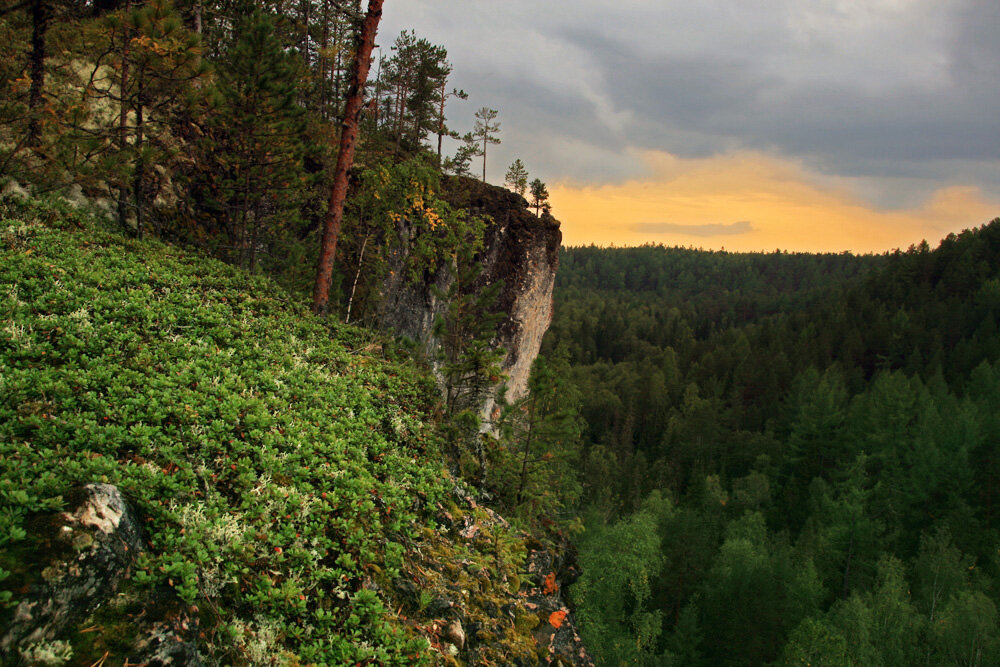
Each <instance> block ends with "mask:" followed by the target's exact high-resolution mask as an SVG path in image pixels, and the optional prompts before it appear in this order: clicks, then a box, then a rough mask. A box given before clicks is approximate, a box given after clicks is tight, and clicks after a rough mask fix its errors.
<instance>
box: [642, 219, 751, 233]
mask: <svg viewBox="0 0 1000 667" xmlns="http://www.w3.org/2000/svg"><path fill="white" fill-rule="evenodd" d="M629 231H632V232H636V233H638V234H682V235H686V236H732V235H734V234H746V233H748V232H752V231H754V229H753V225H751V224H750V222H749V221H747V220H741V221H739V222H733V223H730V224H708V225H682V224H677V223H673V222H637V223H635V224H634V225H630V226H629Z"/></svg>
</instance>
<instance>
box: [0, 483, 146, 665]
mask: <svg viewBox="0 0 1000 667" xmlns="http://www.w3.org/2000/svg"><path fill="white" fill-rule="evenodd" d="M71 500H72V501H73V502H72V503H71V504H72V506H73V507H74V509H73V510H71V511H68V512H62V513H59V514H56V515H54V516H50V517H46V518H42V519H39V520H38V521H37V522H36V529H37V531H38V533H39V534H37V535H35V536H34V537H35V539H36V540H37V541H38V542H39V544H40V548H39V549H38V556H39V558H40V559H42V560H40V561H37V560H36V562H35V563H34V570H35V571H36V576H32V577H31V578H30V579H31V580H30V581H29V582H28V591H27V593H26V594H25V595H24V596H23V597H22V598H21V602H20V604H18V606H17V608H16V609H15V610H14V615H13V619H12V620H11V622H10V624H9V627H7V628H6V630H5V631H4V633H3V636H2V637H0V655H2V656H3V657H4V658H7V659H11V658H14V657H15V656H17V657H21V656H20V655H19V653H20V651H21V650H22V649H25V648H26V647H38V646H41V645H43V644H45V643H51V642H54V641H55V640H56V639H57V638H59V637H60V635H62V634H63V633H64V632H65V631H66V630H67V629H68V628H70V627H71V626H72V625H73V624H74V623H76V622H77V621H80V620H81V619H83V618H85V617H86V616H87V615H88V614H89V613H90V612H91V611H93V610H94V609H95V608H96V607H97V606H98V605H100V604H101V603H103V602H104V601H106V600H107V599H108V598H110V597H111V595H113V594H114V592H115V591H116V590H117V589H118V586H119V585H120V583H121V582H122V580H124V579H125V578H126V577H127V576H128V575H129V573H130V570H131V567H132V565H133V564H134V562H135V558H136V557H137V556H138V553H139V550H140V548H141V530H140V528H139V523H138V522H137V521H136V518H135V514H134V512H133V511H132V510H131V509H130V508H129V505H128V503H126V502H125V499H124V498H123V497H122V495H121V492H120V491H119V490H118V489H117V488H116V487H114V486H111V485H109V484H89V485H87V486H84V487H83V488H82V489H80V491H79V494H78V497H76V498H72V499H71Z"/></svg>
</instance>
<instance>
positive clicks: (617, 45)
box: [378, 0, 1000, 252]
mask: <svg viewBox="0 0 1000 667" xmlns="http://www.w3.org/2000/svg"><path fill="white" fill-rule="evenodd" d="M998 28H1000V2H998V1H997V0H698V1H697V2H691V0H684V1H679V0H617V1H616V2H614V3H609V2H607V1H606V0H600V1H598V0H572V1H569V0H567V1H561V2H560V1H551V0H550V1H548V2H537V0H532V1H528V0H503V1H499V0H389V1H388V2H386V3H385V7H384V10H383V18H382V25H381V27H380V29H379V39H378V43H379V45H380V46H381V47H382V50H383V51H384V52H386V53H389V47H390V46H391V44H392V41H393V39H394V38H395V37H396V36H397V35H398V34H399V33H400V31H401V30H408V29H412V30H414V31H415V32H416V34H417V35H418V36H419V37H423V38H426V39H428V40H430V41H431V42H433V43H435V44H440V45H442V46H444V47H445V48H447V50H448V56H449V60H450V61H451V62H452V63H453V66H454V69H453V73H452V77H451V82H450V86H454V87H457V88H462V89H464V90H465V91H466V92H467V93H468V94H469V99H468V100H465V101H463V100H454V99H453V100H452V101H450V102H449V105H448V109H447V112H446V114H447V116H448V119H449V124H450V125H451V127H452V128H453V129H455V130H458V131H459V132H463V133H464V132H466V131H468V130H470V129H471V128H472V125H473V122H474V120H475V119H474V113H475V111H476V110H477V109H479V108H480V107H483V106H487V107H491V108H494V109H497V110H498V111H499V116H498V118H499V120H500V123H501V130H500V138H501V140H502V143H501V144H500V145H498V146H491V147H490V148H489V151H488V154H487V180H489V181H490V182H492V183H496V184H502V183H503V180H504V173H505V172H506V169H507V166H508V165H510V163H511V162H513V161H514V159H515V158H520V159H521V160H522V161H523V162H524V164H525V165H526V167H527V169H528V171H529V178H535V177H538V178H541V179H542V180H543V181H545V182H546V184H547V185H548V190H549V193H550V201H551V203H552V207H553V214H554V215H555V216H556V218H558V219H559V220H560V221H561V222H562V230H563V243H564V244H565V245H585V244H590V243H595V244H598V245H611V244H614V245H618V246H621V245H639V244H643V243H663V244H665V245H680V246H685V247H701V248H706V249H721V248H724V249H727V250H732V251H759V250H765V251H771V250H775V249H782V250H790V251H805V252H841V251H845V250H846V251H852V252H884V251H887V250H891V249H894V248H904V249H905V248H906V247H908V246H909V245H911V244H916V243H919V242H920V241H921V240H924V239H926V240H928V242H930V243H931V245H932V246H934V245H936V243H937V241H939V240H940V239H941V238H943V237H944V236H946V235H947V234H949V233H951V232H959V231H961V230H962V229H966V228H969V227H975V226H978V225H981V224H984V223H986V222H989V221H990V220H992V219H993V218H996V217H997V216H1000V112H998V109H1000V40H998V39H997V38H996V33H997V30H998ZM453 149H454V145H453V146H452V150H453ZM446 150H447V148H446ZM473 173H475V169H473Z"/></svg>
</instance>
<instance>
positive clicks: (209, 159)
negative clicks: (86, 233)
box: [188, 10, 309, 272]
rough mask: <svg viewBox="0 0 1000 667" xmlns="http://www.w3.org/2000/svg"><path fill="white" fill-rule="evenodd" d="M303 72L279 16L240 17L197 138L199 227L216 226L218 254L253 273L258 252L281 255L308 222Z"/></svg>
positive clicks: (194, 185)
mask: <svg viewBox="0 0 1000 667" xmlns="http://www.w3.org/2000/svg"><path fill="white" fill-rule="evenodd" d="M301 76H302V72H301V65H300V63H299V61H297V60H296V59H295V58H294V57H293V56H291V55H290V54H288V53H287V52H286V51H285V50H284V48H283V46H282V44H281V42H280V41H279V39H278V36H277V34H276V27H275V25H274V18H273V17H271V16H269V15H267V14H265V13H263V12H261V11H259V10H258V11H255V12H254V13H252V14H251V15H250V16H248V17H245V18H243V19H242V20H241V21H240V22H239V24H238V26H237V37H236V40H235V42H234V43H233V45H232V46H231V47H230V48H229V49H227V50H226V51H225V52H224V53H223V54H222V57H221V59H220V63H219V66H218V95H219V99H218V101H217V102H216V104H214V105H213V108H212V109H211V111H210V114H209V118H208V122H207V123H206V126H205V129H204V133H203V134H202V135H201V136H200V137H199V139H198V141H197V142H196V143H195V150H196V151H197V153H196V157H195V160H194V161H193V166H192V170H191V172H190V179H189V181H190V182H189V183H188V187H189V188H191V192H192V209H193V210H192V215H193V217H194V218H195V221H196V224H197V227H198V228H199V230H200V231H201V232H202V233H203V234H204V233H206V232H217V233H219V234H220V235H221V238H220V239H219V245H220V246H221V247H219V251H220V252H219V254H220V255H221V256H223V257H226V258H229V259H231V260H232V261H233V262H234V263H236V264H238V265H240V266H243V267H245V268H247V269H249V270H250V271H251V272H252V271H254V270H255V269H256V267H257V265H258V264H259V263H260V260H261V259H265V260H266V259H270V258H271V257H275V256H276V257H277V258H281V257H282V256H283V255H284V249H285V248H286V247H288V245H289V243H290V242H291V241H292V239H294V237H295V234H296V233H297V232H298V230H299V229H300V228H301V227H302V224H303V223H302V210H303V205H304V204H305V200H306V196H307V193H308V187H307V186H308V184H309V177H308V175H307V173H306V171H305V166H304V160H303V158H304V154H305V148H304V140H305V138H306V126H305V122H306V119H305V110H304V109H303V108H302V107H301V106H299V104H298V102H297V100H296V97H297V95H298V92H299V90H298V80H299V79H300V78H301ZM277 261H278V260H276V259H271V261H270V263H271V264H275V263H276V262H277Z"/></svg>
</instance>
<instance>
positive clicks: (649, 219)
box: [549, 152, 1000, 253]
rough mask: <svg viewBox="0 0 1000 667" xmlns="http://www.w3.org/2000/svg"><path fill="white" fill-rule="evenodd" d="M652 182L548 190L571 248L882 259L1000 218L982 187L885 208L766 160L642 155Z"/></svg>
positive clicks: (998, 208)
mask: <svg viewBox="0 0 1000 667" xmlns="http://www.w3.org/2000/svg"><path fill="white" fill-rule="evenodd" d="M641 159H642V161H643V162H644V163H645V164H646V166H647V168H648V171H649V175H648V176H646V177H644V178H641V179H634V180H630V181H626V182H624V183H618V184H608V185H596V186H593V185H584V186H580V185H575V184H571V183H565V182H562V183H556V184H553V185H550V186H549V193H550V199H549V200H550V202H551V204H552V208H553V213H554V215H555V216H556V218H557V219H559V220H560V221H561V222H562V231H563V245H567V246H575V245H590V244H591V243H593V244H596V245H605V246H606V245H611V244H614V245H616V246H625V245H641V244H644V243H662V244H664V245H667V246H674V245H678V246H693V247H700V248H705V249H716V250H717V249H720V248H725V249H726V250H731V251H761V250H763V251H773V250H775V249H781V250H788V251H793V252H842V251H845V250H848V251H851V252H855V253H867V252H875V253H881V252H884V251H887V250H892V249H894V248H904V249H905V248H907V247H908V246H910V245H911V244H916V243H920V241H921V240H924V239H926V240H927V242H928V243H930V245H931V247H935V246H936V245H937V242H938V241H939V240H940V239H941V238H943V237H945V236H947V235H948V234H949V233H950V232H959V231H961V230H962V229H967V228H969V227H976V226H979V225H982V224H984V223H986V222H989V221H990V220H992V219H993V218H995V217H997V216H998V215H1000V202H996V201H989V200H987V199H985V198H984V197H983V195H982V193H981V192H980V191H979V189H978V188H975V187H967V186H952V187H947V188H942V189H940V190H937V191H935V192H933V193H930V197H929V198H928V199H927V200H926V201H925V202H924V203H923V205H922V206H920V207H919V208H914V209H894V210H883V209H879V208H877V207H875V206H872V205H870V204H868V203H866V202H865V201H863V200H862V199H860V198H859V197H857V196H855V195H852V194H851V193H850V192H849V191H846V190H839V189H835V188H831V187H824V186H823V185H821V184H820V183H819V181H820V179H819V178H816V177H813V176H811V175H810V174H809V173H808V172H807V171H806V170H805V169H803V168H801V167H799V166H798V165H796V164H795V163H793V162H791V161H786V160H781V159H778V158H774V157H769V156H766V155H762V154H759V153H750V152H744V153H734V154H731V155H725V156H716V157H710V158H697V159H682V158H678V157H675V156H673V155H670V154H667V153H661V152H645V153H643V154H642V157H641Z"/></svg>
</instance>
